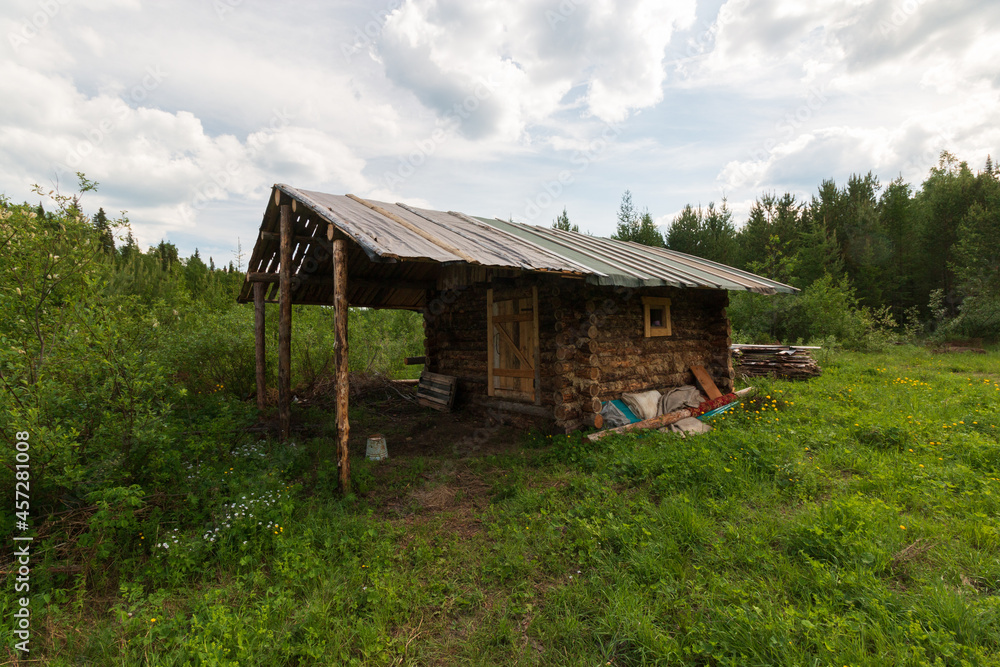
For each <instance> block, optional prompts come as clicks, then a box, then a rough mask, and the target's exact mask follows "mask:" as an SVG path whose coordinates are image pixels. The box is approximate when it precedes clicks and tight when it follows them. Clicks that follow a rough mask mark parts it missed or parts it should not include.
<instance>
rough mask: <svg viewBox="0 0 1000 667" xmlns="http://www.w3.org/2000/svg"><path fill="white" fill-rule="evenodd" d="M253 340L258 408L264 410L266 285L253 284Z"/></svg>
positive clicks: (265, 385)
mask: <svg viewBox="0 0 1000 667" xmlns="http://www.w3.org/2000/svg"><path fill="white" fill-rule="evenodd" d="M253 342H254V363H255V366H256V369H257V410H259V411H260V412H263V411H264V407H265V406H264V401H265V399H266V398H267V374H266V372H265V371H266V370H267V366H266V364H267V354H266V352H267V350H266V348H265V347H264V345H265V343H266V338H265V336H264V286H263V285H260V284H258V285H254V286H253Z"/></svg>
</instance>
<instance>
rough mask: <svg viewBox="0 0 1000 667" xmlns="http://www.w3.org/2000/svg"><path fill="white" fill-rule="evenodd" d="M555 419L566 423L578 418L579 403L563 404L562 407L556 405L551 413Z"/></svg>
mask: <svg viewBox="0 0 1000 667" xmlns="http://www.w3.org/2000/svg"><path fill="white" fill-rule="evenodd" d="M553 414H554V415H555V418H556V419H557V420H558V421H566V420H569V419H575V418H577V417H579V416H580V414H581V412H580V404H579V403H563V404H562V405H557V406H556V407H555V410H554V411H553Z"/></svg>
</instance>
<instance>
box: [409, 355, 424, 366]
mask: <svg viewBox="0 0 1000 667" xmlns="http://www.w3.org/2000/svg"><path fill="white" fill-rule="evenodd" d="M403 363H404V364H406V365H407V366H420V365H422V364H426V363H427V357H426V356H423V357H406V358H404V359H403Z"/></svg>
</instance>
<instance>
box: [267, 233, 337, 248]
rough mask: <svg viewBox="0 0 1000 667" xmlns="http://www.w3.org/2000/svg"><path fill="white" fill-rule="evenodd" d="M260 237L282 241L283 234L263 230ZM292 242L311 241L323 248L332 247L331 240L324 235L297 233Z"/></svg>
mask: <svg viewBox="0 0 1000 667" xmlns="http://www.w3.org/2000/svg"><path fill="white" fill-rule="evenodd" d="M260 238H261V240H262V241H280V240H281V234H279V233H275V232H261V233H260ZM292 243H311V244H314V245H318V246H320V247H321V248H326V249H327V250H329V249H330V242H329V241H327V240H326V238H325V237H323V236H303V235H301V234H296V235H295V236H293V237H292Z"/></svg>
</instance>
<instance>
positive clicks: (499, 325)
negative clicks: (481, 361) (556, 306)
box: [486, 287, 542, 405]
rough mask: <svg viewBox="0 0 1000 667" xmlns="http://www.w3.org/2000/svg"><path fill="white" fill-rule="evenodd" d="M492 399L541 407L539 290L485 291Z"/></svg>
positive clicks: (488, 366) (488, 374)
mask: <svg viewBox="0 0 1000 667" xmlns="http://www.w3.org/2000/svg"><path fill="white" fill-rule="evenodd" d="M486 331H487V332H488V337H487V350H488V353H487V368H488V372H487V382H488V385H487V386H488V388H489V395H490V396H497V397H499V398H506V399H513V400H516V401H534V402H535V404H536V405H540V404H541V397H542V392H541V364H540V359H539V357H540V350H539V346H538V288H537V287H532V288H531V289H520V290H514V289H509V290H500V289H497V290H493V289H492V288H491V289H489V290H487V292H486Z"/></svg>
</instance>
